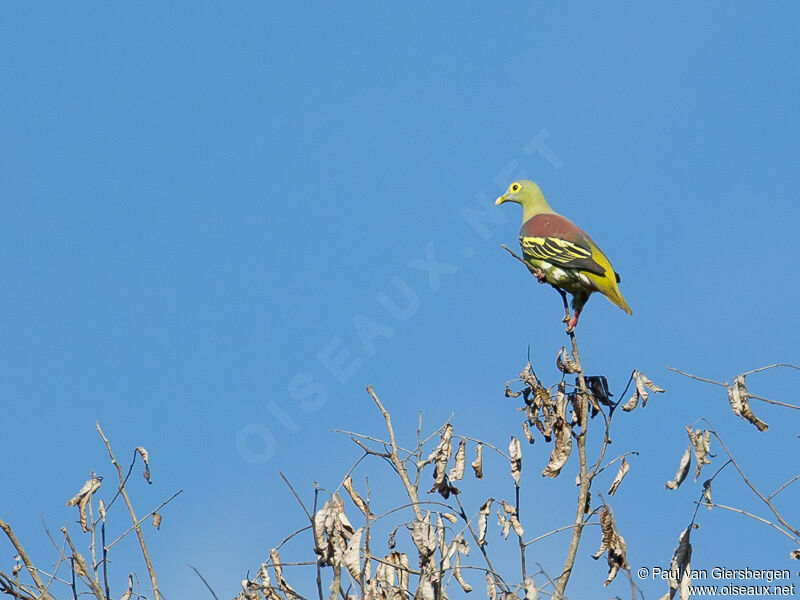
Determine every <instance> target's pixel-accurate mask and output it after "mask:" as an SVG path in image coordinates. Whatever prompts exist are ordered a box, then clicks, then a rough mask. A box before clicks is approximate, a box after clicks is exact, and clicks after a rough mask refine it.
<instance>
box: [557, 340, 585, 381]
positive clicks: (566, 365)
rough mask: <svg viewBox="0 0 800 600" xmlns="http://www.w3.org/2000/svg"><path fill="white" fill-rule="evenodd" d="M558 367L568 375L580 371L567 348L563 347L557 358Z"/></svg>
mask: <svg viewBox="0 0 800 600" xmlns="http://www.w3.org/2000/svg"><path fill="white" fill-rule="evenodd" d="M556 366H557V367H558V370H559V371H561V372H562V373H565V374H567V375H570V374H572V373H577V372H578V371H579V370H580V369H579V368H578V363H577V362H576V361H575V360H574V359H573V358H572V357H571V356H570V354H569V351H567V348H566V346H561V350H559V351H558V356H556Z"/></svg>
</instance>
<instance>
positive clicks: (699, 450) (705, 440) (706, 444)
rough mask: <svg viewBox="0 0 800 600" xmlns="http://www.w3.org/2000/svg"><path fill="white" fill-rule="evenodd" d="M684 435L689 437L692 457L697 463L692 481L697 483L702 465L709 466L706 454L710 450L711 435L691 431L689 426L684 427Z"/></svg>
mask: <svg viewBox="0 0 800 600" xmlns="http://www.w3.org/2000/svg"><path fill="white" fill-rule="evenodd" d="M686 433H687V434H688V435H689V442H690V443H691V444H692V449H693V450H694V457H695V459H696V461H697V464H696V465H695V468H694V480H695V481H697V478H698V477H700V469H702V468H703V465H710V464H711V461H710V460H709V458H708V453H709V451H710V450H711V433H710V432H709V431H708V430H705V431H704V430H702V429H696V430H692V428H691V427H690V426H689V425H687V426H686Z"/></svg>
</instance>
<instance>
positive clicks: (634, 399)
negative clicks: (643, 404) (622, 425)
mask: <svg viewBox="0 0 800 600" xmlns="http://www.w3.org/2000/svg"><path fill="white" fill-rule="evenodd" d="M637 406H639V389H638V388H634V389H633V396H631V397H630V399H629V400H628V401H627V402H626V403H625V404H623V405H622V410H624V411H625V412H631V411H632V410H633V409H634V408H636V407H637Z"/></svg>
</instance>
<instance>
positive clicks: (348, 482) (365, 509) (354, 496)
mask: <svg viewBox="0 0 800 600" xmlns="http://www.w3.org/2000/svg"><path fill="white" fill-rule="evenodd" d="M342 487H343V488H344V489H345V490H347V493H348V494H349V495H350V499H351V500H352V501H353V504H355V505H356V506H357V507H358V510H360V511H361V512H362V513H363V514H364V516H365V517H368V518H370V519H374V518H375V515H373V514H372V513H371V512H370V510H369V506H367V503H366V502H365V501H364V499H363V498H362V497H361V496H360V495H359V494H358V492H357V491H356V490H355V489H354V488H353V478H352V477H350V475H348V476H347V477H345V478H344V481H343V482H342Z"/></svg>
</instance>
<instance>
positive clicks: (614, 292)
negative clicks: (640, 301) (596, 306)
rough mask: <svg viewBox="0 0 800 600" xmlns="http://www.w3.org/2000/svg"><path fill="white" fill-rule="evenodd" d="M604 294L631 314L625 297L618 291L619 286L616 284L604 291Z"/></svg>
mask: <svg viewBox="0 0 800 600" xmlns="http://www.w3.org/2000/svg"><path fill="white" fill-rule="evenodd" d="M605 296H606V298H608V299H609V300H611V302H613V303H614V304H616V305H617V306H619V307H620V308H621V309H622V310H624V311H625V312H626V313H628V314H629V315H632V314H633V311H632V310H631V307H630V306H628V303H627V302H626V301H625V298H623V297H622V293H621V292H620V291H619V288H618V287H617V286H616V285H615V286H614V287H613V288H612V289H610V290H608V291H607V292H605Z"/></svg>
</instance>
